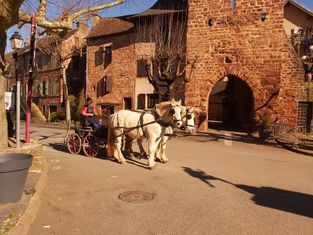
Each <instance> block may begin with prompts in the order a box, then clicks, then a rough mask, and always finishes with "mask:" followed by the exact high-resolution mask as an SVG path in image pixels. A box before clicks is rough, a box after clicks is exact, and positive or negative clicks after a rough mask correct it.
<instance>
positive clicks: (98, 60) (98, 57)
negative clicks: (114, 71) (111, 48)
mask: <svg viewBox="0 0 313 235" xmlns="http://www.w3.org/2000/svg"><path fill="white" fill-rule="evenodd" d="M102 63H103V47H99V50H98V51H96V53H95V67H97V66H99V65H101V64H102Z"/></svg>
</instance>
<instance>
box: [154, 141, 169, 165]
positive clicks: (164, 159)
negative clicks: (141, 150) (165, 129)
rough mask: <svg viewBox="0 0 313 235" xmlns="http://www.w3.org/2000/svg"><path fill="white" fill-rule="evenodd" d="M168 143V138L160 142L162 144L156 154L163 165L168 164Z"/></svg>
mask: <svg viewBox="0 0 313 235" xmlns="http://www.w3.org/2000/svg"><path fill="white" fill-rule="evenodd" d="M167 141H168V137H167V136H163V137H162V140H161V141H160V144H159V145H158V149H157V152H156V155H155V156H156V158H157V159H159V160H160V161H161V162H163V163H167V162H168V159H167V157H166V155H165V150H166V142H167Z"/></svg>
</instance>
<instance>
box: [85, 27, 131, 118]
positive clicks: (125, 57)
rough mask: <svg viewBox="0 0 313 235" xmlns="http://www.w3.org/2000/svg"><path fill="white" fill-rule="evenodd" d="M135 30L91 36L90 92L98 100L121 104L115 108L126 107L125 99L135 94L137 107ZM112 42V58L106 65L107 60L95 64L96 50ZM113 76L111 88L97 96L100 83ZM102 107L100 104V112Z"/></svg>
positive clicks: (89, 44)
mask: <svg viewBox="0 0 313 235" xmlns="http://www.w3.org/2000/svg"><path fill="white" fill-rule="evenodd" d="M134 38H135V37H134V34H132V33H125V34H118V35H111V36H106V37H103V38H98V39H89V40H88V56H87V66H88V68H87V71H88V75H87V94H88V95H90V96H91V97H92V98H93V100H94V102H95V103H103V102H111V103H117V104H119V106H118V107H116V108H115V111H118V110H120V109H123V99H124V98H125V97H131V98H132V107H133V108H134V103H135V102H134V99H135V97H134V90H135V79H136V56H135V45H134V42H133V39H134ZM109 45H112V61H111V64H110V65H109V66H108V67H107V68H106V69H105V68H104V64H101V65H98V66H95V53H96V52H97V51H98V50H99V48H100V47H103V49H105V47H106V46H109ZM104 76H110V77H112V91H111V92H110V93H107V94H105V95H103V96H100V97H97V84H98V82H99V81H100V80H101V79H102V78H103V77H104ZM99 111H100V107H98V112H99Z"/></svg>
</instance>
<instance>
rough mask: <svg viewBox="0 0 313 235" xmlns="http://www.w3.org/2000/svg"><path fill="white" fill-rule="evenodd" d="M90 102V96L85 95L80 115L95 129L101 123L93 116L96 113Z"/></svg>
mask: <svg viewBox="0 0 313 235" xmlns="http://www.w3.org/2000/svg"><path fill="white" fill-rule="evenodd" d="M92 103H93V101H92V99H91V97H87V100H86V103H85V105H84V108H83V110H82V113H81V115H82V116H83V118H85V119H86V120H87V122H88V124H90V125H91V127H92V128H93V129H97V128H98V127H100V126H101V124H100V122H99V120H98V119H97V118H96V117H95V115H97V113H96V109H95V107H94V106H93V104H92Z"/></svg>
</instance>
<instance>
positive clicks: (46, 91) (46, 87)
mask: <svg viewBox="0 0 313 235" xmlns="http://www.w3.org/2000/svg"><path fill="white" fill-rule="evenodd" d="M43 95H49V82H48V81H44V82H43Z"/></svg>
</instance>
